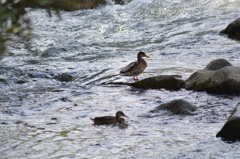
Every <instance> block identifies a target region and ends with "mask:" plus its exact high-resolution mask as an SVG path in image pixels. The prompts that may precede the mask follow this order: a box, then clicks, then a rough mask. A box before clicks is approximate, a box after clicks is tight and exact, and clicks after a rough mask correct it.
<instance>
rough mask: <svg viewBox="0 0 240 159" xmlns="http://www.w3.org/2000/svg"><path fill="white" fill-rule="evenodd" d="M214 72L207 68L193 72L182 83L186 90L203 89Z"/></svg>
mask: <svg viewBox="0 0 240 159" xmlns="http://www.w3.org/2000/svg"><path fill="white" fill-rule="evenodd" d="M214 73H215V72H214V71H209V70H200V71H197V72H195V73H193V74H192V75H191V76H190V77H189V78H188V79H187V80H186V83H185V85H184V87H185V89H187V90H196V91H205V90H206V87H207V86H208V84H209V83H210V79H211V77H212V76H213V74H214Z"/></svg>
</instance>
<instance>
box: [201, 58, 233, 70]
mask: <svg viewBox="0 0 240 159" xmlns="http://www.w3.org/2000/svg"><path fill="white" fill-rule="evenodd" d="M226 66H232V64H231V63H230V62H228V61H227V60H225V59H216V60H213V61H211V62H210V63H209V64H208V65H207V66H206V67H205V68H204V70H212V71H216V70H220V69H221V68H223V67H226Z"/></svg>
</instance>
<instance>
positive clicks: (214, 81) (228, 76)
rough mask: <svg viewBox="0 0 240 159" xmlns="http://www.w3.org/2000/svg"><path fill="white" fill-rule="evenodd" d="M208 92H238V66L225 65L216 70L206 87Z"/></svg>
mask: <svg viewBox="0 0 240 159" xmlns="http://www.w3.org/2000/svg"><path fill="white" fill-rule="evenodd" d="M206 91H207V92H208V93H217V94H240V67H234V66H227V67H224V68H222V69H220V70H218V71H216V72H215V73H214V74H213V75H212V77H211V78H210V82H209V84H208V85H207V87H206Z"/></svg>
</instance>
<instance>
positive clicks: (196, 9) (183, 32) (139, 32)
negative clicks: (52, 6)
mask: <svg viewBox="0 0 240 159" xmlns="http://www.w3.org/2000/svg"><path fill="white" fill-rule="evenodd" d="M239 8H240V1H239V0H192V1H189V0H133V1H130V2H129V3H126V4H125V5H113V4H109V5H106V6H99V7H97V8H96V9H92V10H78V11H72V12H65V11H62V12H60V15H61V18H59V17H58V16H56V15H53V16H52V17H48V14H47V13H46V11H45V10H42V9H37V10H31V9H29V10H28V14H27V16H28V17H29V18H30V19H31V22H32V24H31V25H32V28H33V30H32V35H31V38H32V39H31V41H29V42H23V43H10V44H9V47H8V49H7V52H6V53H5V54H4V55H3V57H2V59H1V62H0V68H1V69H0V88H1V90H0V101H1V102H0V141H1V142H0V158H4V159H5V158H7V159H9V158H14V159H16V158H31V159H33V158H52V159H53V158H56V159H57V158H89V159H92V158H95V159H111V158H127V159H131V158H160V159H165V158H166V159H175V158H181V159H182V158H184V159H192V158H200V159H206V158H211V159H212V158H217V159H219V158H228V159H236V158H240V143H239V142H236V143H232V144H229V143H225V142H223V141H222V140H221V139H220V138H216V134H217V132H218V131H220V129H221V128H222V126H223V125H224V123H225V122H226V120H227V118H228V117H229V116H230V115H231V112H232V111H233V109H234V108H235V106H236V104H237V103H238V102H240V97H239V96H231V95H214V94H207V93H205V92H195V91H187V90H185V89H181V90H179V91H168V90H165V89H160V90H153V89H148V90H142V89H135V88H132V87H130V86H122V85H121V86H117V85H105V84H103V83H106V82H112V81H128V82H132V81H133V79H132V77H126V76H119V75H118V73H119V71H120V70H121V68H123V67H124V66H126V65H127V64H128V63H129V62H132V61H134V60H136V56H137V53H138V52H139V51H144V52H145V53H146V54H147V55H148V56H150V58H146V61H147V63H148V67H147V68H146V70H145V71H144V72H143V73H142V74H140V76H139V78H140V79H144V78H147V77H151V76H156V75H172V74H174V75H181V76H182V78H183V79H187V78H188V77H189V76H190V75H191V74H192V73H194V72H195V71H197V70H200V69H203V68H204V67H205V66H206V65H207V64H208V63H209V62H210V61H211V60H214V59H217V58H224V59H226V60H228V61H229V62H231V63H232V64H233V65H234V66H240V53H239V51H240V45H239V41H236V40H233V39H229V38H228V37H227V36H224V35H220V34H219V32H220V31H221V30H222V29H224V28H225V27H226V26H227V25H228V24H229V23H230V22H232V21H234V20H235V19H237V18H239V15H240V11H239ZM178 98H183V99H186V100H188V101H190V102H191V103H193V104H195V105H196V106H197V107H198V110H197V111H196V115H173V114H171V113H170V112H168V111H160V112H159V113H154V114H152V113H148V112H149V111H150V110H152V109H154V108H155V107H156V106H158V105H160V104H162V103H166V102H169V101H171V100H173V99H178ZM118 110H121V111H123V112H124V113H125V114H126V115H128V116H129V118H126V125H125V126H123V127H122V126H118V125H109V126H94V125H93V123H92V121H91V120H90V118H93V117H96V116H103V115H114V114H115V113H116V112H117V111H118Z"/></svg>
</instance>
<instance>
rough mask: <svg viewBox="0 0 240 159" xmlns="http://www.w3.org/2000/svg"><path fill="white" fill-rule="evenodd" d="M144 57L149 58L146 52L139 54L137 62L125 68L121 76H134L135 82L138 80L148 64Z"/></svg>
mask: <svg viewBox="0 0 240 159" xmlns="http://www.w3.org/2000/svg"><path fill="white" fill-rule="evenodd" d="M142 57H149V56H147V55H146V54H145V53H144V52H139V53H138V56H137V61H135V62H132V63H130V64H129V65H127V66H126V67H124V68H123V69H122V70H121V71H120V74H122V75H124V76H133V79H134V80H138V75H139V74H140V73H142V72H143V71H144V70H145V68H146V67H147V62H146V61H145V60H144V59H143V58H142Z"/></svg>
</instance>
